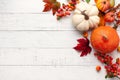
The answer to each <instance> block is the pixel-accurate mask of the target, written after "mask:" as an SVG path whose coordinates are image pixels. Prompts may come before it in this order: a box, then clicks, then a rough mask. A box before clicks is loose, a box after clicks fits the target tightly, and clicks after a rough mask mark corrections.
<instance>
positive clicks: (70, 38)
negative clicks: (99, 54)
mask: <svg viewBox="0 0 120 80" xmlns="http://www.w3.org/2000/svg"><path fill="white" fill-rule="evenodd" d="M59 1H61V2H66V0H59ZM118 2H120V1H119V0H116V3H118ZM43 5H44V3H43V2H42V0H0V80H106V79H105V78H104V75H105V71H104V68H102V70H101V72H99V73H97V72H96V70H95V66H96V65H101V66H103V65H102V64H101V63H100V62H99V61H98V60H97V59H96V58H95V57H94V56H93V53H94V52H92V53H91V54H90V55H88V56H86V57H82V58H80V57H79V53H78V52H76V51H75V50H74V49H72V48H73V47H74V46H75V45H76V43H77V42H76V39H78V38H80V37H81V35H80V32H78V31H77V30H76V29H75V28H74V27H73V26H72V24H71V19H70V18H71V17H68V18H65V19H63V20H61V21H57V20H56V19H55V17H54V16H52V15H51V14H50V13H51V12H47V13H43V12H42V10H43ZM118 33H119V34H120V30H118ZM113 53H114V54H113V56H114V57H118V56H120V55H119V53H117V52H116V51H114V52H113ZM108 80H110V79H108ZM112 80H113V79H112ZM115 80H116V79H115Z"/></svg>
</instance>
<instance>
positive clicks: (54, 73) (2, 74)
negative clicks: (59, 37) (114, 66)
mask: <svg viewBox="0 0 120 80" xmlns="http://www.w3.org/2000/svg"><path fill="white" fill-rule="evenodd" d="M105 74H106V73H105V70H104V68H102V71H100V72H99V73H98V72H96V70H95V66H79V67H78V66H70V67H68V66H67V67H61V66H59V67H52V66H46V67H45V66H43V67H42V66H34V67H33V66H32V67H31V66H30V67H25V66H22V67H21V66H18V67H16V66H9V67H8V66H6V67H5V66H0V79H1V80H90V79H91V80H99V79H101V80H109V79H105Z"/></svg>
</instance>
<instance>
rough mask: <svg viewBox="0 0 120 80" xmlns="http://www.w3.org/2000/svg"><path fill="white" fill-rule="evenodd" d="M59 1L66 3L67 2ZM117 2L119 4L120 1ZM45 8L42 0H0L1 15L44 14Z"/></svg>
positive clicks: (116, 0)
mask: <svg viewBox="0 0 120 80" xmlns="http://www.w3.org/2000/svg"><path fill="white" fill-rule="evenodd" d="M58 1H60V2H61V3H66V0H58ZM93 2H94V1H93V0H91V3H92V4H93ZM115 2H116V4H118V3H119V2H120V0H115ZM43 6H44V3H43V2H42V0H0V13H42V10H43ZM48 13H49V12H48ZM50 13H51V12H50Z"/></svg>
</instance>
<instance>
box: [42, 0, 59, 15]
mask: <svg viewBox="0 0 120 80" xmlns="http://www.w3.org/2000/svg"><path fill="white" fill-rule="evenodd" d="M43 2H45V3H46V4H45V5H44V6H45V7H44V10H43V12H47V11H50V10H52V12H53V15H54V14H55V13H56V12H57V10H58V9H59V8H60V2H58V1H56V0H43Z"/></svg>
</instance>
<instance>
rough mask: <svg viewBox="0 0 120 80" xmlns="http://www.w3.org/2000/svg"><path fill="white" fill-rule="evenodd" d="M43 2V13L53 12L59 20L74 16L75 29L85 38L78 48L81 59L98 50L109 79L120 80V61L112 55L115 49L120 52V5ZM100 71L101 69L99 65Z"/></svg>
mask: <svg viewBox="0 0 120 80" xmlns="http://www.w3.org/2000/svg"><path fill="white" fill-rule="evenodd" d="M43 2H44V3H45V5H44V9H43V12H47V11H52V14H53V15H55V16H56V17H57V20H60V19H62V18H63V17H66V16H69V15H71V14H72V23H73V26H74V27H75V28H76V29H77V30H79V31H80V32H81V33H82V36H83V38H80V39H78V40H77V42H78V44H77V45H76V46H75V47H74V49H75V50H76V51H78V52H80V53H81V54H80V56H81V57H83V56H87V55H88V54H90V53H91V51H92V49H94V55H95V57H96V58H97V59H98V60H99V61H100V62H101V63H103V64H104V67H105V70H106V76H105V78H114V77H116V78H118V79H120V58H117V59H114V58H113V57H112V56H111V55H110V54H112V52H113V51H114V50H117V51H118V52H120V47H119V42H120V41H119V40H120V38H119V35H118V33H117V29H118V27H119V26H120V3H119V4H116V5H115V0H94V2H95V5H91V4H90V3H89V2H90V0H81V1H80V0H67V2H68V3H66V4H65V3H60V2H59V1H57V0H43ZM89 32H90V33H89ZM90 44H91V46H92V47H91V46H90ZM114 60H116V61H114ZM96 70H97V71H100V70H101V67H100V66H96Z"/></svg>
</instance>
